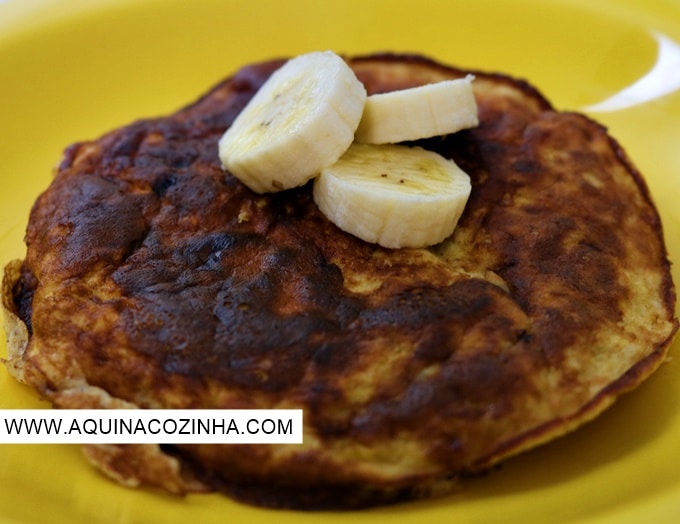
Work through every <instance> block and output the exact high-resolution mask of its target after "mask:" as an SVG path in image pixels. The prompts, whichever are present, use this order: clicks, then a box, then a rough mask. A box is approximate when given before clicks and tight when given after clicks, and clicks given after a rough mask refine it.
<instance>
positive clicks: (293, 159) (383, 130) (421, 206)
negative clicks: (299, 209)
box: [219, 51, 479, 248]
mask: <svg viewBox="0 0 680 524" xmlns="http://www.w3.org/2000/svg"><path fill="white" fill-rule="evenodd" d="M472 80H473V79H472V77H467V78H461V79H457V80H448V81H444V82H438V83H435V84H428V85H424V86H420V87H415V88H411V89H404V90H400V91H393V92H390V93H384V94H376V95H371V96H367V94H366V90H365V88H364V86H363V84H362V83H361V81H359V79H357V77H356V76H355V74H354V72H353V71H352V69H351V68H350V67H349V66H348V65H347V64H346V63H345V61H344V60H343V59H342V58H341V57H339V56H338V55H336V54H335V53H333V52H330V51H325V52H313V53H308V54H304V55H300V56H298V57H296V58H293V59H291V60H289V61H288V62H286V63H285V64H284V65H283V66H282V67H281V68H279V69H278V70H277V71H276V72H275V73H274V74H273V75H272V76H271V77H270V78H269V80H268V81H267V82H266V83H265V84H264V85H263V86H262V87H261V88H260V90H259V91H258V92H257V94H256V95H255V96H254V97H253V98H252V100H251V101H250V103H249V104H248V105H247V106H246V107H245V108H244V109H243V111H242V112H241V113H240V114H239V116H238V118H237V119H236V120H235V122H234V124H233V125H232V126H231V127H230V128H229V129H228V130H227V131H226V132H225V134H224V135H223V136H222V138H221V139H220V142H219V157H220V160H221V162H222V165H223V167H224V168H225V169H226V170H228V171H229V172H230V173H232V174H233V175H234V176H236V177H237V178H238V179H239V180H240V181H241V182H243V183H244V184H245V185H246V186H248V187H249V188H250V189H252V190H253V191H255V192H257V193H267V192H273V191H282V190H285V189H290V188H293V187H297V186H301V185H303V184H306V183H307V182H308V181H309V180H311V179H315V180H314V201H315V202H316V204H317V206H318V207H319V209H320V210H321V211H322V213H324V215H326V217H328V219H329V220H331V221H332V222H333V223H334V224H336V225H337V226H338V227H339V228H341V229H342V230H344V231H346V232H348V233H351V234H353V235H355V236H357V237H359V238H361V239H362V240H365V241H367V242H373V243H377V244H379V245H381V246H383V247H388V248H402V247H425V246H429V245H433V244H436V243H438V242H441V241H442V240H444V239H445V238H446V237H448V236H449V235H450V234H451V233H452V231H453V230H454V228H455V226H456V224H457V222H458V219H459V218H460V216H461V214H462V212H463V209H464V207H465V204H466V202H467V199H468V197H469V195H470V189H471V187H470V178H469V177H468V175H467V174H466V173H465V172H464V171H462V170H461V169H460V168H459V167H458V166H457V165H456V164H455V163H454V162H453V161H451V160H448V159H445V158H444V157H442V156H440V155H438V154H436V153H433V152H431V151H426V150H424V149H422V148H420V147H410V146H407V145H403V144H400V142H406V141H412V140H417V139H421V138H429V137H432V136H439V135H446V134H450V133H454V132H456V131H459V130H461V129H466V128H470V127H474V126H476V125H477V124H478V123H479V121H478V116H477V104H476V101H475V98H474V94H473V90H472Z"/></svg>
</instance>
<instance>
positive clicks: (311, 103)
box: [219, 51, 366, 193]
mask: <svg viewBox="0 0 680 524" xmlns="http://www.w3.org/2000/svg"><path fill="white" fill-rule="evenodd" d="M365 102H366V90H365V88H364V86H363V84H362V83H361V82H360V81H359V80H358V79H357V77H356V76H355V74H354V72H353V71H352V70H351V69H350V67H349V66H348V65H347V64H346V62H345V61H344V60H343V59H342V58H341V57H339V56H338V55H336V54H335V53H333V52H331V51H317V52H312V53H307V54H303V55H299V56H297V57H295V58H293V59H291V60H289V61H288V62H286V63H285V64H284V65H283V66H281V67H280V68H279V69H278V70H277V71H275V72H274V73H273V74H272V75H271V77H270V78H269V80H268V81H267V82H266V83H265V84H264V85H263V86H262V87H261V88H260V89H259V90H258V92H257V93H256V95H255V96H254V97H253V98H252V100H251V101H250V102H249V103H248V105H247V106H246V107H245V108H244V109H243V110H242V111H241V113H240V114H239V116H238V117H237V118H236V120H235V121H234V123H233V125H232V126H231V127H230V128H229V129H228V130H227V131H226V132H225V133H224V135H223V136H222V138H221V139H220V141H219V158H220V160H221V162H222V166H223V167H224V168H225V169H227V170H228V171H229V172H231V173H232V174H233V175H234V176H236V177H237V178H238V179H239V180H240V181H241V182H243V183H244V184H245V185H246V186H248V187H249V188H250V189H252V190H253V191H255V192H257V193H265V192H272V191H280V190H284V189H289V188H292V187H297V186H300V185H303V184H305V183H306V182H307V181H308V180H310V179H311V178H312V177H314V176H316V175H317V174H318V173H319V172H320V171H321V170H322V169H323V168H325V167H327V166H329V165H331V164H333V163H334V162H335V161H336V160H337V159H338V158H339V157H340V156H341V155H342V154H343V153H344V152H345V151H346V150H347V148H348V147H349V145H350V144H351V143H352V141H353V140H354V132H355V131H356V128H357V126H358V125H359V121H360V120H361V115H362V114H363V110H364V106H365Z"/></svg>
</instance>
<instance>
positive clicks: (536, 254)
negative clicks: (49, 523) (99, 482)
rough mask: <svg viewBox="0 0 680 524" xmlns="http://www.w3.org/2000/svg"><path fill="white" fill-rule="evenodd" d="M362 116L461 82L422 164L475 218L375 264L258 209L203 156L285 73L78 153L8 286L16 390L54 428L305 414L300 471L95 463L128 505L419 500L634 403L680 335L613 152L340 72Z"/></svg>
mask: <svg viewBox="0 0 680 524" xmlns="http://www.w3.org/2000/svg"><path fill="white" fill-rule="evenodd" d="M347 61H348V63H349V64H350V65H351V67H352V68H353V69H354V71H355V72H356V74H357V76H358V77H359V78H360V79H361V80H362V81H363V82H364V84H365V86H366V88H367V91H368V92H369V94H372V93H379V92H386V91H390V90H395V89H401V88H406V87H411V86H416V85H421V84H424V83H427V82H434V81H439V80H444V79H449V78H459V77H463V76H465V75H467V74H470V73H472V74H474V75H475V81H474V89H475V96H476V99H477V103H478V107H479V118H480V125H479V126H478V127H476V128H474V129H470V130H465V131H461V132H459V133H455V134H453V135H448V136H443V137H436V138H432V139H427V140H421V141H418V142H417V145H420V146H422V147H425V148H427V149H431V150H433V151H436V152H438V153H440V154H441V155H443V156H445V157H447V158H452V159H454V160H455V161H456V162H457V163H458V165H460V166H461V167H462V168H463V169H464V170H465V171H466V172H467V173H468V174H469V175H470V177H471V182H472V193H471V196H470V200H469V201H468V204H467V207H466V209H465V211H464V213H463V216H462V217H461V219H460V221H459V224H458V227H457V228H456V230H455V231H454V233H453V235H452V236H451V237H450V238H448V239H446V240H445V241H444V242H442V243H441V244H438V245H436V246H433V247H431V248H429V249H398V250H389V249H384V248H381V247H378V246H376V245H372V244H368V243H364V242H362V241H361V240H359V239H357V238H355V237H353V236H351V235H349V234H346V233H344V232H342V231H340V230H339V229H338V228H336V227H335V226H334V225H333V224H331V223H330V222H329V221H328V220H327V219H326V218H325V217H324V216H323V215H322V214H321V213H320V211H319V210H318V209H317V207H316V206H315V205H314V202H313V200H312V195H311V187H310V185H309V184H308V185H306V186H304V187H301V188H297V189H292V190H288V191H283V192H280V193H276V194H269V195H256V194H254V193H252V192H251V191H250V190H248V189H247V188H246V187H245V186H243V185H242V184H241V183H239V182H238V181H237V180H236V179H235V178H234V177H233V176H231V175H230V174H229V173H227V172H225V171H224V170H223V169H222V168H221V166H220V163H219V159H218V156H217V141H218V139H219V138H220V136H221V135H222V134H223V133H224V131H225V129H227V128H228V127H229V125H230V124H231V122H233V120H234V118H235V117H236V115H238V114H239V112H240V111H241V109H242V108H243V107H244V106H245V104H246V103H247V102H248V100H249V99H250V98H251V97H252V96H253V94H254V93H255V92H256V91H257V89H258V88H259V87H260V86H261V85H262V83H263V82H264V81H265V80H266V79H267V78H268V76H269V75H270V74H271V73H272V72H273V71H274V70H276V69H277V68H278V67H279V66H280V65H281V64H282V63H283V62H282V61H281V60H273V61H269V62H264V63H259V64H255V65H251V66H248V67H244V68H243V69H241V70H240V71H238V72H237V73H236V74H234V75H233V76H231V77H229V78H228V79H226V80H224V81H223V82H221V83H219V84H218V85H216V86H215V87H214V88H213V89H212V90H210V91H209V92H208V93H207V94H205V95H204V96H203V97H201V98H200V99H199V100H197V101H196V102H195V103H193V104H191V105H190V106H188V107H186V108H184V109H181V110H179V111H178V112H176V113H174V114H172V115H169V116H166V117H161V118H150V119H143V120H139V121H136V122H134V123H131V124H130V125H128V126H126V127H122V128H120V129H117V130H114V131H112V132H110V133H108V134H105V135H104V136H102V137H101V138H99V139H97V140H93V141H85V142H81V143H77V144H74V145H72V146H70V147H69V148H68V149H67V150H66V151H65V153H64V157H63V160H62V161H61V164H60V165H59V167H58V169H57V172H56V175H55V178H54V180H53V182H52V183H51V185H50V186H49V187H48V188H47V189H46V191H45V192H44V193H42V194H41V195H40V196H39V198H38V199H37V201H36V202H35V204H34V206H33V209H32V211H31V215H30V219H29V223H28V227H27V232H26V245H27V252H26V258H25V260H23V261H14V262H12V263H10V264H9V265H8V266H7V268H6V271H5V279H4V285H3V299H4V307H5V317H6V324H7V332H8V338H9V344H8V346H9V348H8V351H9V357H8V361H7V367H8V370H9V371H10V373H11V374H12V375H13V376H14V377H15V378H16V379H18V380H20V381H22V382H24V383H26V384H28V385H30V386H31V387H33V388H35V390H36V391H37V392H38V393H39V394H40V395H41V396H42V397H44V398H45V399H47V400H49V401H50V402H51V403H52V404H53V405H54V406H55V407H56V408H120V407H139V408H301V409H302V410H303V411H304V442H303V444H299V445H297V444H296V445H287V444H286V445H283V444H282V445H254V444H250V445H207V444H205V445H175V446H168V445H115V446H114V445H88V446H85V448H84V451H85V455H86V457H87V458H88V460H89V461H90V462H91V463H92V464H94V465H95V466H96V467H97V468H99V469H100V470H101V471H103V472H104V473H105V474H106V475H108V476H110V477H112V478H113V479H115V480H116V481H118V482H120V483H122V484H124V485H127V486H149V487H155V488H161V489H163V490H166V491H168V492H170V493H175V494H184V493H189V492H194V491H206V490H217V491H220V492H223V493H226V494H228V495H230V496H232V497H235V498H237V499H239V500H243V501H246V502H249V503H252V504H256V505H261V506H269V507H294V508H303V509H319V508H338V509H348V508H357V507H366V506H371V505H376V504H387V503H394V502H398V501H403V500H409V499H413V498H420V497H428V496H434V495H438V494H442V493H448V492H450V491H452V490H455V489H457V487H458V485H459V483H460V481H461V479H464V478H465V477H466V476H467V475H470V474H475V473H478V472H482V471H485V470H487V469H489V468H491V467H492V466H494V465H495V464H498V463H499V462H501V461H503V460H504V459H506V458H508V457H510V456H513V455H516V454H517V453H520V452H523V451H525V450H528V449H530V448H532V447H534V446H537V445H539V444H541V443H544V442H547V441H549V440H551V439H553V438H556V437H559V436H560V435H563V434H565V433H567V432H570V431H572V430H574V429H575V428H577V427H578V426H580V425H581V424H583V423H585V422H587V421H588V420H591V419H592V418H594V417H595V416H597V415H598V414H599V413H601V412H602V411H603V410H604V409H605V408H607V407H608V406H609V405H611V404H612V402H614V401H615V399H616V398H617V397H618V396H620V395H621V394H623V393H625V392H627V391H629V390H631V389H633V388H635V387H636V386H637V385H638V384H639V383H640V382H641V381H643V380H644V379H645V378H646V377H648V376H649V375H650V374H651V373H652V372H653V371H654V370H655V369H656V368H657V367H658V366H659V365H660V364H661V363H662V362H663V361H664V359H665V358H666V354H667V350H668V347H669V346H670V343H671V340H672V338H673V336H674V334H675V332H676V330H677V327H678V322H677V319H676V318H675V290H674V286H673V282H672V280H671V275H670V270H669V261H668V258H667V252H666V248H665V246H664V240H663V232H662V227H661V223H660V219H659V215H658V213H657V211H656V209H655V207H654V204H653V202H652V200H651V198H650V194H649V191H648V189H647V187H646V185H645V182H644V180H643V178H642V176H641V175H640V173H639V172H638V171H637V169H636V168H635V167H634V166H633V164H632V163H631V161H630V160H629V159H628V158H627V156H626V154H625V152H624V151H623V149H622V148H621V146H620V145H619V144H618V143H617V142H616V141H615V140H614V139H613V138H612V137H610V136H609V135H608V134H607V130H606V129H605V128H604V127H603V126H601V125H599V124H598V123H596V122H594V121H593V120H591V119H589V118H587V117H586V116H584V115H581V114H577V113H573V112H559V111H556V110H555V109H554V108H553V107H552V106H551V104H550V103H549V102H548V100H546V99H545V98H544V97H543V96H542V95H541V94H540V93H539V92H538V91H537V90H536V89H535V88H533V87H532V86H531V85H529V84H528V83H527V82H525V81H523V80H519V79H516V78H511V77H508V76H504V75H501V74H494V73H486V72H483V71H468V70H463V69H459V68H454V67H449V66H446V65H443V64H440V63H437V62H434V61H432V60H430V59H428V58H424V57H421V56H412V55H392V54H380V55H371V56H363V57H354V58H347Z"/></svg>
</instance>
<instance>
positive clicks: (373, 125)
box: [355, 75, 479, 144]
mask: <svg viewBox="0 0 680 524" xmlns="http://www.w3.org/2000/svg"><path fill="white" fill-rule="evenodd" d="M473 79H474V77H473V76H472V75H468V76H467V77H465V78H458V79H455V80H445V81H442V82H436V83H432V84H426V85H423V86H418V87H412V88H409V89H402V90H399V91H390V92H388V93H381V94H376V95H371V96H369V97H368V98H367V99H366V107H365V108H364V113H363V117H362V119H361V122H360V123H359V127H358V129H357V131H356V134H355V140H356V141H357V142H363V143H368V144H388V143H392V144H393V143H397V142H405V141H408V140H418V139H420V138H430V137H433V136H439V135H446V134H450V133H455V132H456V131H460V130H462V129H467V128H470V127H475V126H476V125H478V124H479V120H478V116H477V103H476V101H475V97H474V93H473V90H472V81H473Z"/></svg>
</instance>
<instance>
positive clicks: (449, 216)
mask: <svg viewBox="0 0 680 524" xmlns="http://www.w3.org/2000/svg"><path fill="white" fill-rule="evenodd" d="M470 190H471V186H470V177H469V176H468V175H467V174H466V173H465V172H464V171H462V170H461V169H460V168H459V167H458V166H457V165H456V164H455V163H454V162H453V161H451V160H447V159H445V158H444V157H442V156H440V155H438V154H437V153H434V152H432V151H427V150H425V149H422V148H420V147H408V146H405V145H392V144H384V145H369V144H358V143H355V144H353V145H352V146H351V147H350V148H349V149H348V150H347V152H346V153H345V154H344V155H343V156H342V157H341V158H340V160H338V162H337V163H335V164H333V165H332V166H330V167H328V168H326V169H324V170H323V171H322V172H321V174H320V175H319V177H318V178H317V179H316V180H315V181H314V201H315V202H316V204H317V206H318V207H319V209H320V210H321V212H322V213H323V214H324V215H326V217H327V218H328V219H329V220H331V221H332V222H333V223H334V224H335V225H337V226H338V227H339V228H340V229H342V230H344V231H346V232H348V233H351V234H353V235H355V236H357V237H359V238H361V239H362V240H365V241H367V242H372V243H377V244H379V245H381V246H384V247H388V248H401V247H425V246H430V245H433V244H436V243H438V242H441V241H442V240H444V239H445V238H446V237H448V236H449V235H450V234H451V233H452V232H453V230H454V228H455V227H456V224H457V223H458V219H459V218H460V216H461V214H462V212H463V209H464V207H465V204H466V202H467V200H468V197H469V196H470Z"/></svg>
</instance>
